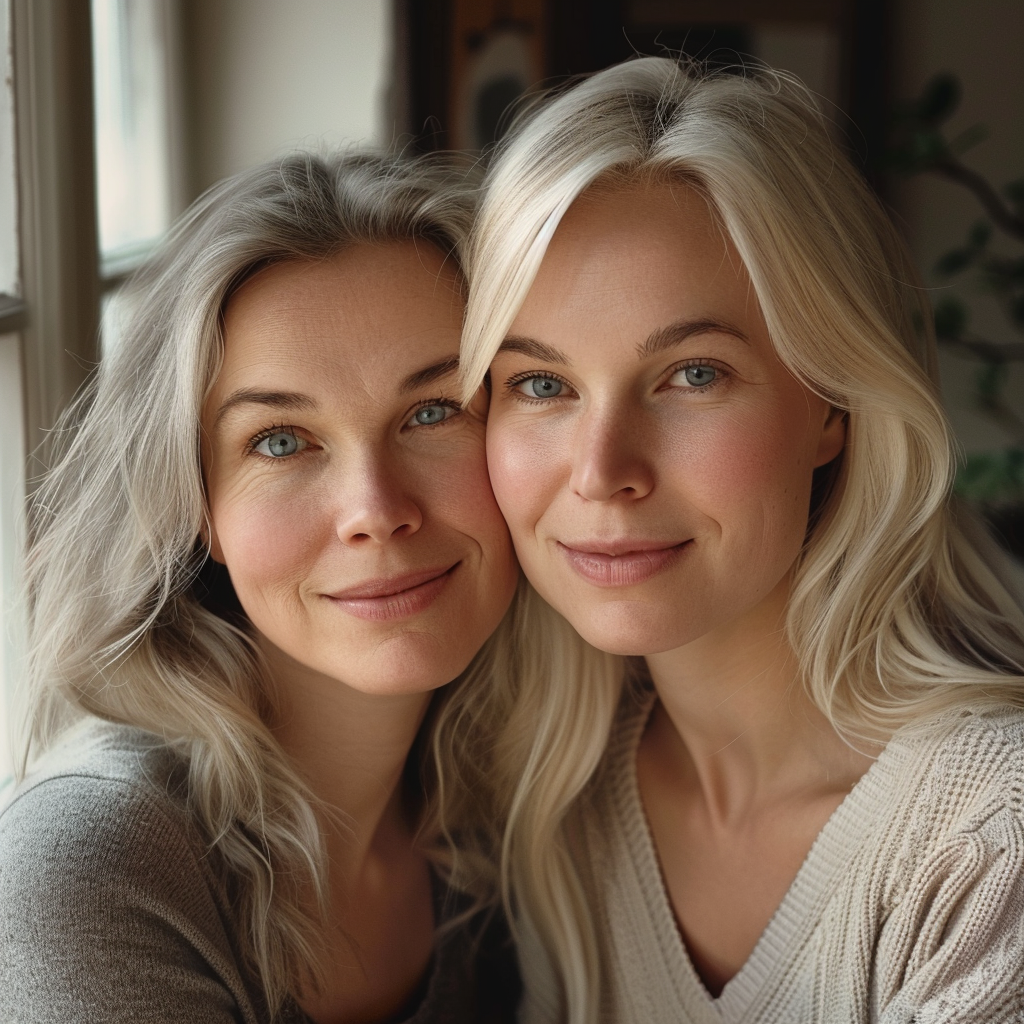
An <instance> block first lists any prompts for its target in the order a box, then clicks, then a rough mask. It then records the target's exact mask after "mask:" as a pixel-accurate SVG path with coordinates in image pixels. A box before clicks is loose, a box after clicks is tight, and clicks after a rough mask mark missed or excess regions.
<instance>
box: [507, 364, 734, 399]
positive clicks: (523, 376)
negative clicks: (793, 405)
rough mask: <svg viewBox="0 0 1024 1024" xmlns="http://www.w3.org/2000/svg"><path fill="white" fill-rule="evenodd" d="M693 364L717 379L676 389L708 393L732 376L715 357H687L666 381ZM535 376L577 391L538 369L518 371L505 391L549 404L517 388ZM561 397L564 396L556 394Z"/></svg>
mask: <svg viewBox="0 0 1024 1024" xmlns="http://www.w3.org/2000/svg"><path fill="white" fill-rule="evenodd" d="M693 366H710V367H711V368H712V369H713V370H714V371H715V379H714V380H712V381H710V382H709V383H707V384H703V385H701V386H699V387H692V386H691V387H686V388H673V389H672V390H674V391H689V392H692V393H696V394H701V395H703V394H707V393H708V392H709V391H711V390H712V389H713V388H716V387H719V386H720V385H722V384H725V383H726V381H727V380H728V378H729V377H730V376H731V374H730V373H729V371H728V370H727V369H726V368H725V367H724V366H722V365H721V363H719V362H717V361H715V360H713V359H687V360H684V361H683V362H681V363H678V364H677V365H676V366H674V367H672V369H671V370H670V371H669V372H668V374H667V375H666V378H665V380H666V382H667V381H669V380H671V379H672V378H673V377H674V376H675V375H676V374H677V373H681V372H682V371H683V370H688V369H689V368H690V367H693ZM534 377H543V378H546V379H548V380H556V381H558V383H559V384H561V385H562V386H563V387H566V388H568V389H569V390H570V391H572V392H575V390H576V389H575V388H574V387H573V386H572V385H571V384H570V383H569V382H568V381H567V380H566V379H565V378H564V377H560V376H559V375H558V374H557V373H548V372H544V373H540V372H538V371H536V370H528V371H526V372H524V373H517V374H515V375H514V376H512V377H509V378H508V380H506V381H505V393H506V394H508V395H511V396H513V397H514V398H515V399H516V400H517V401H520V402H526V403H528V404H530V405H548V404H550V403H551V402H552V401H554V399H551V398H531V397H530V396H529V395H527V394H524V393H523V392H522V391H519V390H517V389H518V387H519V385H520V384H522V383H523V381H526V380H532V379H533V378H534ZM556 397H558V398H561V397H563V396H561V395H558V396H556Z"/></svg>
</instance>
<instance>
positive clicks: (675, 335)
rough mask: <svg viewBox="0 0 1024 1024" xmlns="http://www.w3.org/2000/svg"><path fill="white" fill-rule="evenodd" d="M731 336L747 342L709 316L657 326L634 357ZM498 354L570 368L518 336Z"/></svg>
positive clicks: (554, 352)
mask: <svg viewBox="0 0 1024 1024" xmlns="http://www.w3.org/2000/svg"><path fill="white" fill-rule="evenodd" d="M712 332H714V333H718V334H731V335H732V336H733V337H734V338H739V340H740V341H745V342H749V341H750V339H749V338H748V337H747V336H746V335H745V334H744V333H743V332H742V331H741V330H740V329H739V328H738V327H734V326H733V325H732V324H730V323H728V322H726V321H725V320H716V319H714V318H713V317H701V318H700V319H698V320H677V321H676V322H675V323H674V324H669V325H668V327H659V328H658V330H656V331H652V332H651V334H650V335H648V337H647V339H646V340H645V341H642V342H640V344H639V345H637V347H636V354H637V357H638V358H640V359H646V358H647V357H648V356H653V355H656V354H657V353H658V352H662V351H664V350H665V349H667V348H671V347H672V346H673V345H679V344H681V343H682V342H684V341H686V339H687V338H691V337H693V336H694V335H697V334H710V333H712ZM498 351H499V352H518V353H520V354H521V355H524V356H529V357H530V358H531V359H540V360H542V361H543V362H545V363H561V364H562V365H563V366H571V365H572V360H571V359H570V358H569V357H568V356H567V355H566V354H565V353H564V352H562V351H560V350H559V349H557V348H555V347H554V346H553V345H546V344H545V343H544V342H543V341H537V340H536V339H535V338H523V337H519V336H518V335H514V334H513V335H509V337H507V338H506V339H505V340H504V341H503V342H502V343H501V344H500V345H499V346H498Z"/></svg>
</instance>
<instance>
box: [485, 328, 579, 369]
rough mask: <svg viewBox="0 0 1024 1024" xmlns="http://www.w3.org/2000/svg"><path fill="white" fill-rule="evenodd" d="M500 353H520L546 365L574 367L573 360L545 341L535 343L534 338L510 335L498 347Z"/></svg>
mask: <svg viewBox="0 0 1024 1024" xmlns="http://www.w3.org/2000/svg"><path fill="white" fill-rule="evenodd" d="M498 351H499V352H518V353H520V355H524V356H529V357H530V358H531V359H540V360H542V361H543V362H545V363H561V364H562V365H563V366H571V365H572V360H571V359H570V358H569V357H568V356H567V355H566V354H565V353H564V352H561V351H559V350H558V349H557V348H555V347H554V346H552V345H545V344H544V342H543V341H535V340H534V339H533V338H520V337H518V336H517V335H514V334H511V335H509V336H508V337H507V338H506V339H505V340H504V341H503V342H502V343H501V344H500V345H499V346H498Z"/></svg>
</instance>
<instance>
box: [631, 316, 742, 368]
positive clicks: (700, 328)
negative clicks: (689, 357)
mask: <svg viewBox="0 0 1024 1024" xmlns="http://www.w3.org/2000/svg"><path fill="white" fill-rule="evenodd" d="M712 333H714V334H731V335H732V336H733V337H734V338H739V340H740V341H745V342H749V341H750V339H749V338H748V337H747V336H746V335H745V334H744V333H743V332H742V331H741V330H740V329H739V328H738V327H734V326H733V325H732V324H730V323H728V322H726V321H725V320H716V319H715V318H714V317H701V318H700V319H698V320H677V321H676V322H675V323H674V324H669V325H668V327H660V328H659V329H658V330H656V331H652V332H651V334H650V335H648V337H647V340H646V341H643V342H641V343H640V344H639V345H637V347H636V354H637V356H639V358H641V359H646V358H647V357H648V356H653V355H656V354H657V353H658V352H663V351H664V350H665V349H667V348H671V347H672V346H673V345H679V344H680V343H682V342H684V341H686V339H687V338H692V337H693V336H694V335H695V334H712Z"/></svg>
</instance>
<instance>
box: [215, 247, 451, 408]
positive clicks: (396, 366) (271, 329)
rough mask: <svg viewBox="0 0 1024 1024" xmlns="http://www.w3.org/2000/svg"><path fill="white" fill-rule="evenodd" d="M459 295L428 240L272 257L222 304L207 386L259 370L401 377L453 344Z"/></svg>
mask: <svg viewBox="0 0 1024 1024" xmlns="http://www.w3.org/2000/svg"><path fill="white" fill-rule="evenodd" d="M462 308H463V298H462V294H461V287H460V280H459V276H458V272H457V269H456V268H455V265H454V261H452V260H446V259H445V256H444V254H442V253H441V252H440V251H439V250H438V249H437V247H436V246H434V245H432V244H431V243H429V242H411V241H409V242H389V243H383V244H379V245H369V244H358V245H353V246H349V247H347V248H346V249H344V250H343V251H342V252H340V253H338V254H337V255H335V256H332V257H331V258H329V259H325V260H317V261H306V260H303V261H290V262H286V263H280V264H274V265H272V266H270V267H268V268H266V269H265V270H262V271H261V272H259V273H258V274H256V275H255V276H254V277H253V278H251V279H250V280H248V281H247V282H246V283H245V284H244V285H243V286H242V287H241V288H240V289H239V290H238V291H237V292H236V293H235V294H234V295H233V296H232V297H231V299H230V300H229V301H228V303H227V306H226V308H225V310H224V359H223V364H222V367H221V371H220V373H219V374H218V378H217V380H216V382H215V384H214V390H215V391H222V390H225V389H228V388H233V387H237V386H239V383H240V380H239V379H240V378H245V379H246V380H245V383H247V384H248V383H250V381H249V380H248V378H252V377H257V378H261V379H262V380H266V382H268V383H273V384H275V385H276V386H280V385H281V384H282V383H283V381H282V379H281V377H282V376H283V377H285V378H287V383H288V385H289V387H293V388H298V389H302V390H316V389H317V388H323V387H327V386H334V385H335V384H336V383H337V381H338V379H339V378H342V377H346V378H350V379H359V378H362V377H366V376H367V375H368V374H372V373H374V372H376V373H377V374H385V375H388V376H394V377H396V378H397V377H399V376H401V375H402V371H403V369H404V368H405V367H412V366H421V365H423V363H424V362H425V361H429V359H430V358H431V357H433V356H434V355H435V354H438V353H442V354H444V353H447V352H448V351H449V350H453V351H457V348H458V336H459V331H460V329H461V325H462Z"/></svg>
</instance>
